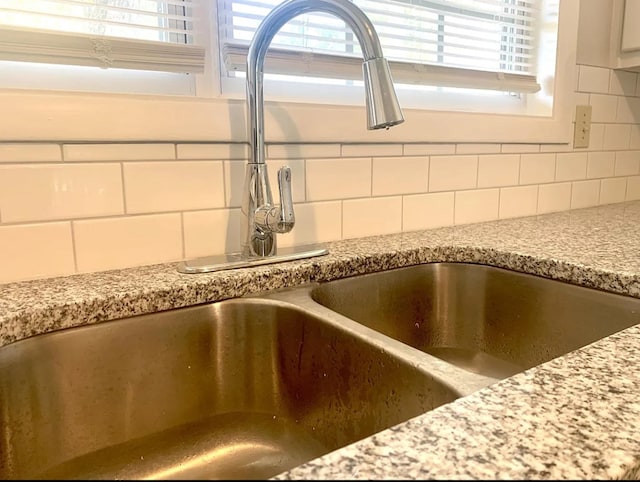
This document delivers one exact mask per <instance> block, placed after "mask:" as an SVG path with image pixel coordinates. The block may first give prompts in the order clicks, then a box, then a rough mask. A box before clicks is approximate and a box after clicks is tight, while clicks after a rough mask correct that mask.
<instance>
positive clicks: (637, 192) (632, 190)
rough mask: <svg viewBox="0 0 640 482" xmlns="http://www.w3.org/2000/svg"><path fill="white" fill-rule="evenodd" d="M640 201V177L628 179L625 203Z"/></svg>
mask: <svg viewBox="0 0 640 482" xmlns="http://www.w3.org/2000/svg"><path fill="white" fill-rule="evenodd" d="M639 199H640V176H631V177H628V178H627V194H626V196H625V201H637V200H639Z"/></svg>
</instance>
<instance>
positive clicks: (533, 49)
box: [219, 0, 559, 113]
mask: <svg viewBox="0 0 640 482" xmlns="http://www.w3.org/2000/svg"><path fill="white" fill-rule="evenodd" d="M353 1H354V3H356V4H357V5H359V6H360V7H361V8H362V9H363V10H364V11H365V12H366V13H367V15H368V17H369V18H370V19H371V21H372V23H373V24H374V25H375V27H376V30H377V32H378V35H379V37H380V42H381V44H382V46H383V50H384V53H385V57H387V59H388V60H389V61H390V64H391V70H392V72H393V76H394V81H395V82H396V84H397V85H398V87H399V88H400V90H401V91H402V90H405V91H407V92H408V93H407V94H406V95H405V97H408V98H410V101H409V103H411V104H416V99H419V97H420V96H424V97H425V99H426V100H427V103H426V106H430V107H431V108H433V106H434V103H433V98H434V95H433V94H434V93H437V96H438V97H439V98H440V100H442V96H443V94H444V95H445V96H446V95H447V94H449V95H448V97H450V98H451V97H458V98H466V100H465V105H466V106H467V109H469V99H470V98H472V97H474V96H475V97H479V99H475V101H474V103H477V104H480V105H484V106H487V105H488V104H489V102H487V98H486V96H487V95H491V96H493V97H494V98H493V99H491V101H490V102H491V103H493V104H494V105H493V106H492V107H488V110H490V111H495V103H496V99H495V97H496V96H499V97H502V100H503V101H504V102H503V103H505V102H506V103H510V104H511V105H512V107H511V109H518V110H520V111H522V110H523V108H524V107H523V104H525V103H526V102H528V103H532V102H538V103H540V102H545V99H544V98H545V93H544V92H543V93H542V95H540V96H538V99H537V100H536V98H535V97H534V96H529V97H527V94H535V93H537V92H539V91H540V90H541V85H540V77H539V75H538V74H539V72H540V73H543V72H544V71H545V70H548V68H546V69H545V65H551V69H552V70H553V69H554V67H553V66H554V64H555V52H556V48H555V47H556V39H557V36H556V32H557V18H558V8H559V5H558V0H555V1H552V2H549V1H547V2H545V1H543V0H448V1H443V0H353ZM278 3H279V2H278V0H221V1H220V2H219V18H220V20H219V24H220V29H219V35H220V44H221V45H222V62H223V65H224V73H223V75H225V74H226V78H223V88H225V87H226V88H227V90H228V91H230V92H233V91H234V87H233V86H234V81H233V80H232V79H234V78H238V77H242V72H243V71H244V68H245V65H244V64H245V58H246V54H247V51H248V45H249V42H250V40H251V38H252V36H253V33H254V32H255V30H256V29H257V27H258V25H259V24H260V22H261V21H262V19H263V18H264V17H265V16H266V15H267V13H269V11H271V9H272V8H273V7H274V6H275V5H277V4H278ZM540 54H542V55H540ZM361 60H362V59H361V57H360V46H359V44H358V41H357V39H355V38H354V35H353V33H352V32H351V30H350V29H349V28H348V27H347V26H346V25H345V24H344V22H342V21H341V20H339V19H337V18H336V17H334V16H330V15H326V14H321V13H320V14H307V15H302V16H300V17H298V18H296V19H294V20H292V21H290V22H288V23H287V24H286V25H285V26H284V27H283V28H282V29H281V30H280V32H279V33H278V34H277V35H276V36H275V37H274V39H273V41H272V43H271V48H270V50H269V54H268V55H267V59H266V61H265V72H267V73H272V74H280V76H279V77H276V76H271V78H272V79H288V80H290V81H295V80H297V81H305V80H306V81H307V82H308V77H316V79H315V82H316V83H322V82H327V81H323V80H322V79H318V78H317V77H323V78H328V79H332V81H331V83H333V84H334V85H335V84H336V83H338V84H342V85H348V84H349V83H350V84H353V83H354V82H345V81H344V80H340V81H339V82H336V81H335V80H337V79H351V80H358V79H360V78H361V67H360V66H361ZM429 94H431V95H429ZM546 95H547V96H548V93H547V94H546ZM405 104H407V102H405ZM547 104H548V102H547ZM417 105H418V106H419V102H418V103H417ZM445 105H446V104H445ZM450 107H451V106H450V105H449V106H447V108H450ZM485 108H487V107H485ZM472 110H473V109H472ZM529 112H533V110H532V109H529ZM537 112H538V113H539V112H540V109H537Z"/></svg>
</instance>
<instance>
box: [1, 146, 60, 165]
mask: <svg viewBox="0 0 640 482" xmlns="http://www.w3.org/2000/svg"><path fill="white" fill-rule="evenodd" d="M61 160H62V150H61V149H60V146H59V145H57V144H0V162H9V163H18V162H57V161H61Z"/></svg>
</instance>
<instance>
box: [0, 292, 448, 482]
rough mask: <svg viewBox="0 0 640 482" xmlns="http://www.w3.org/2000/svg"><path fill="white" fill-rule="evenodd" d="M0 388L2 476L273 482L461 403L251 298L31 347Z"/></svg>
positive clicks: (332, 333)
mask: <svg viewBox="0 0 640 482" xmlns="http://www.w3.org/2000/svg"><path fill="white" fill-rule="evenodd" d="M354 281H355V280H354ZM327 290H331V286H330V285H327V286H326V287H325V288H323V292H328V291H327ZM319 293H320V291H319ZM0 379H1V380H2V383H1V384H0V421H1V433H0V436H1V440H2V443H1V444H0V476H2V478H4V479H30V478H45V479H100V478H103V479H104V478H106V479H122V478H126V479H142V478H154V479H180V478H186V479H200V478H224V479H230V478H239V479H254V478H260V479H263V478H268V477H271V476H274V475H276V474H278V473H281V472H283V471H286V470H288V469H290V468H293V467H295V466H297V465H300V464H302V463H303V462H306V461H308V460H311V459H313V458H315V457H318V456H320V455H323V454H325V453H328V452H330V451H332V450H335V449H337V448H339V447H343V446H345V445H347V444H349V443H351V442H354V441H356V440H359V439H362V438H364V437H367V436H369V435H372V434H374V433H376V432H379V431H381V430H383V429H385V428H388V427H390V426H392V425H395V424H397V423H400V422H402V421H405V420H407V419H409V418H411V417H413V416H416V415H418V414H421V413H424V412H426V411H428V410H431V409H433V408H435V407H438V406H440V405H442V404H445V403H448V402H451V401H453V400H455V399H456V398H458V397H459V396H460V392H458V391H456V390H455V389H453V388H452V387H451V386H450V385H448V384H447V383H445V382H444V381H442V380H441V379H439V378H436V377H434V376H432V375H430V374H429V373H427V372H426V371H425V370H423V369H420V368H419V367H417V366H414V365H412V364H411V363H408V362H407V361H404V360H402V359H401V358H399V357H397V356H394V355H393V354H391V353H388V352H386V351H385V350H384V349H381V348H380V347H379V346H376V345H374V344H370V343H368V342H367V341H366V339H364V338H361V337H358V336H355V335H354V334H353V333H350V332H349V331H347V330H344V329H342V328H341V327H340V326H338V325H337V324H332V323H331V322H330V320H327V319H324V318H322V317H320V316H317V315H314V314H313V313H311V312H309V311H307V310H305V309H302V308H299V307H295V306H293V305H290V304H288V303H285V302H281V301H274V300H266V299H251V298H249V299H236V300H228V301H222V302H218V303H212V304H208V305H202V306H197V307H191V308H183V309H178V310H173V311H168V312H162V313H155V314H151V315H144V316H138V317H132V318H128V319H124V320H118V321H112V322H108V323H101V324H98V325H93V326H85V327H80V328H72V329H68V330H63V331H59V332H55V333H50V334H46V335H39V336H36V337H33V338H30V339H27V340H23V341H19V342H16V343H14V344H11V345H8V346H5V347H3V348H2V349H0Z"/></svg>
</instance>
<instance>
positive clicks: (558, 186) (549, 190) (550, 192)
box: [538, 182, 571, 214]
mask: <svg viewBox="0 0 640 482" xmlns="http://www.w3.org/2000/svg"><path fill="white" fill-rule="evenodd" d="M570 208H571V183H570V182H563V183H555V184H543V185H541V186H539V187H538V214H544V213H552V212H556V211H566V210H568V209H570Z"/></svg>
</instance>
